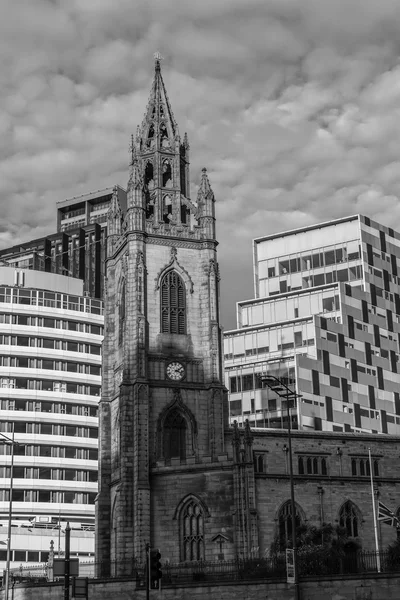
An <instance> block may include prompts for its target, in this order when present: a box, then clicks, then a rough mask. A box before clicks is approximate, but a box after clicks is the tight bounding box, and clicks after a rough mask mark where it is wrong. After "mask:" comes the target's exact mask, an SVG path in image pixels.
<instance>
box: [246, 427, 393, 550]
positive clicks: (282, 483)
mask: <svg viewBox="0 0 400 600" xmlns="http://www.w3.org/2000/svg"><path fill="white" fill-rule="evenodd" d="M254 433H255V439H254V443H253V449H254V451H255V452H262V453H265V473H263V474H257V475H256V487H257V493H256V497H257V510H258V516H259V532H260V553H261V554H263V553H264V551H266V550H268V549H269V547H270V544H271V542H272V540H273V539H274V536H275V535H276V533H277V528H278V521H277V518H278V512H279V509H280V507H281V506H282V504H283V503H285V502H287V501H288V500H289V499H290V487H289V484H290V480H289V465H288V454H287V452H286V448H287V445H288V439H287V433H286V432H284V431H276V430H275V431H268V432H257V431H255V432H254ZM292 446H293V448H292V452H293V472H294V481H295V486H294V487H295V500H296V503H297V504H298V506H299V509H300V512H301V515H302V517H303V519H304V521H305V522H307V523H309V524H312V525H316V526H319V525H320V524H321V517H322V518H323V521H325V522H326V523H332V525H336V524H338V519H339V510H340V507H341V506H342V505H343V503H344V502H345V501H347V500H351V501H352V502H354V504H355V505H356V507H357V509H358V510H359V513H360V519H359V538H360V541H361V542H362V546H363V548H364V549H366V550H374V549H375V538H374V524H373V512H372V497H371V481H370V477H369V476H368V475H367V474H365V475H364V476H360V475H358V476H357V477H355V476H353V475H352V466H351V461H352V459H353V458H355V459H356V460H363V461H366V460H368V448H371V455H372V457H373V458H374V459H377V460H378V462H379V475H378V476H374V488H375V490H376V491H378V493H379V496H376V497H375V501H376V503H377V500H378V497H379V499H380V500H381V501H382V502H383V503H384V504H386V505H387V506H388V507H389V508H390V509H391V510H393V511H394V512H396V511H397V509H398V508H399V506H400V500H399V484H400V465H399V458H398V457H399V447H400V440H399V438H395V437H388V436H382V435H372V434H368V435H367V436H363V435H362V434H359V433H356V434H351V433H348V434H346V433H343V434H341V433H338V434H336V433H328V432H312V433H311V432H293V441H292ZM308 455H309V456H312V457H324V458H325V460H326V463H327V474H326V475H321V474H315V475H301V474H299V468H298V459H299V457H300V456H302V457H303V458H304V457H305V456H308ZM321 508H322V514H321ZM378 530H379V540H380V546H381V549H382V550H384V549H385V548H386V547H387V545H388V544H390V543H392V542H394V540H395V539H396V529H395V528H394V527H390V526H388V525H386V524H380V523H378Z"/></svg>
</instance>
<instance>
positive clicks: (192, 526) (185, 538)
mask: <svg viewBox="0 0 400 600" xmlns="http://www.w3.org/2000/svg"><path fill="white" fill-rule="evenodd" d="M181 536H182V540H181V547H182V560H184V561H193V560H204V513H203V509H202V507H201V506H200V504H199V503H198V502H196V501H195V500H194V499H191V500H190V501H189V502H188V503H187V504H186V505H185V506H184V507H183V510H182V513H181Z"/></svg>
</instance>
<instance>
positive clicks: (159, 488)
mask: <svg viewBox="0 0 400 600" xmlns="http://www.w3.org/2000/svg"><path fill="white" fill-rule="evenodd" d="M216 248H217V241H216V239H215V198H214V194H213V192H212V189H211V186H210V182H209V180H208V176H207V172H206V169H203V171H202V174H201V182H200V186H199V190H198V195H197V201H196V202H193V201H192V200H191V199H190V181H189V143H188V138H187V135H186V134H185V136H184V138H183V140H182V139H181V137H180V135H179V130H178V126H177V123H176V121H175V118H174V115H173V112H172V109H171V105H170V102H169V99H168V96H167V92H166V89H165V85H164V81H163V78H162V75H161V68H160V57H159V56H158V55H157V56H156V58H155V74H154V80H153V84H152V87H151V91H150V97H149V101H148V104H147V108H146V113H145V116H144V120H143V122H142V124H141V126H140V127H138V129H137V132H136V135H135V136H133V137H132V144H131V159H130V170H129V181H128V190H127V209H126V213H125V214H124V213H123V212H122V210H121V207H120V206H119V203H118V196H117V193H115V194H114V196H113V200H112V203H111V207H110V211H109V214H108V247H107V250H108V252H107V255H108V258H107V264H106V300H105V339H104V344H103V357H104V358H103V390H102V399H101V403H100V452H99V455H100V469H99V477H100V480H99V494H98V497H97V502H96V514H97V527H96V531H97V533H96V552H97V556H96V560H97V561H99V562H103V564H104V565H107V564H108V561H111V567H110V568H111V569H112V571H113V572H114V574H118V573H121V574H122V573H128V572H129V570H130V569H131V568H132V564H133V560H139V561H141V560H143V556H144V551H145V545H146V543H150V544H151V545H152V546H153V547H158V548H160V550H161V552H162V556H163V559H165V558H169V559H170V561H171V562H179V561H188V560H199V559H201V558H207V559H213V558H216V557H217V556H218V555H219V556H221V544H224V553H225V558H230V557H232V556H233V555H234V537H235V535H234V532H233V529H234V528H233V524H232V523H233V520H234V519H233V516H232V515H233V513H234V508H233V503H234V500H233V498H234V495H235V493H234V489H233V487H234V478H233V470H232V461H230V460H228V451H229V452H230V453H231V454H232V448H231V447H230V448H228V446H229V444H227V447H225V441H224V432H225V429H226V428H227V425H228V413H227V410H228V409H227V399H226V390H225V388H224V387H223V383H222V382H223V373H222V360H221V331H220V325H219V306H218V302H219V273H218V263H217V253H216ZM221 540H222V541H221ZM107 569H108V567H106V566H105V567H104V569H103V574H104V575H106V574H107Z"/></svg>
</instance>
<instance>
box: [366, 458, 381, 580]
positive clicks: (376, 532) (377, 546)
mask: <svg viewBox="0 0 400 600" xmlns="http://www.w3.org/2000/svg"><path fill="white" fill-rule="evenodd" d="M368 458H369V474H370V476H371V497H372V512H373V514H374V532H375V547H376V566H377V567H378V573H380V572H381V557H380V554H379V541H378V525H377V522H376V508H375V492H374V478H373V476H372V458H371V448H368Z"/></svg>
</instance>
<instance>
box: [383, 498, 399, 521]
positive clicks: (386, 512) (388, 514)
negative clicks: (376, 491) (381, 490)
mask: <svg viewBox="0 0 400 600" xmlns="http://www.w3.org/2000/svg"><path fill="white" fill-rule="evenodd" d="M378 521H382V523H386V525H390V526H391V527H400V521H399V519H398V518H397V517H396V515H395V514H394V512H392V511H391V510H390V508H388V507H387V506H385V505H384V504H383V503H382V502H381V501H380V500H379V501H378Z"/></svg>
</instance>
